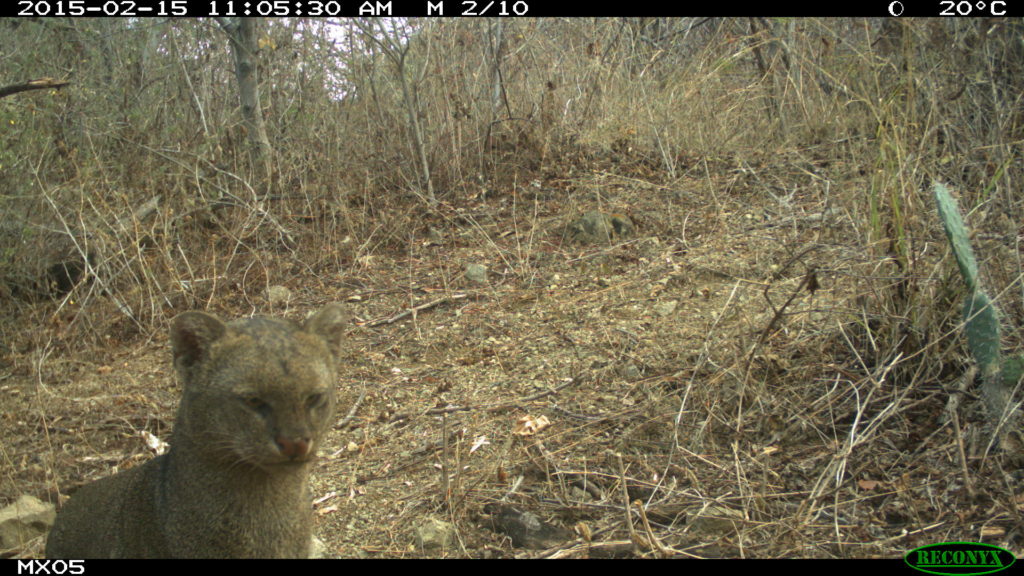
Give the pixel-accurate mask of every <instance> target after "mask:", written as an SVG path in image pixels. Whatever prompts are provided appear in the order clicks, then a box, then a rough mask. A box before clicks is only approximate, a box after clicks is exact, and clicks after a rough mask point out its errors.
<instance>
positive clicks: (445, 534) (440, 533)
mask: <svg viewBox="0 0 1024 576" xmlns="http://www.w3.org/2000/svg"><path fill="white" fill-rule="evenodd" d="M414 533H415V535H416V546H418V547H419V549H420V550H424V551H428V550H429V551H441V550H444V549H446V548H448V547H449V546H451V545H452V543H454V542H455V526H453V525H452V524H450V523H448V522H445V521H443V520H438V519H436V518H429V519H427V521H426V522H424V523H423V524H420V525H419V526H417V527H416V529H415V531H414Z"/></svg>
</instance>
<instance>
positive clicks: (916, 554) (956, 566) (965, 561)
mask: <svg viewBox="0 0 1024 576" xmlns="http://www.w3.org/2000/svg"><path fill="white" fill-rule="evenodd" d="M903 559H904V560H905V561H906V562H907V564H909V565H910V567H911V568H915V569H917V570H920V571H921V572H927V573H929V574H943V575H949V576H965V575H968V574H991V573H992V572H999V571H1000V570H1005V569H1007V568H1009V567H1010V566H1011V565H1012V564H1013V563H1014V561H1015V560H1016V558H1015V557H1014V556H1013V554H1012V553H1010V552H1008V551H1006V550H1003V549H1002V548H1000V547H998V546H992V545H991V544H978V543H977V542H942V543H940V544H929V545H927V546H921V547H920V548H914V549H913V550H911V551H910V552H907V555H906V556H904V557H903Z"/></svg>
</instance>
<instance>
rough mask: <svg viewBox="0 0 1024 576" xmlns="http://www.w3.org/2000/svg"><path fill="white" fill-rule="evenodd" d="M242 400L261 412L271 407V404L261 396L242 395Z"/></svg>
mask: <svg viewBox="0 0 1024 576" xmlns="http://www.w3.org/2000/svg"><path fill="white" fill-rule="evenodd" d="M242 402H244V403H245V405H246V406H248V407H249V408H252V409H253V410H255V411H257V412H259V413H261V414H262V413H265V412H266V411H267V410H269V409H270V405H269V404H267V403H266V402H264V401H263V399H262V398H260V397H259V396H242Z"/></svg>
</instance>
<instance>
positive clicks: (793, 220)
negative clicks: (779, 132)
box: [0, 157, 1022, 558]
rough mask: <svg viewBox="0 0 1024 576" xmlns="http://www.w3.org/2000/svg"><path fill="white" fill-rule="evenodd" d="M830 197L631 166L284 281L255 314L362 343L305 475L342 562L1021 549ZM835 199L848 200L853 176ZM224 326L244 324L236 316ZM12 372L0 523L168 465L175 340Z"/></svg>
mask: <svg viewBox="0 0 1024 576" xmlns="http://www.w3.org/2000/svg"><path fill="white" fill-rule="evenodd" d="M825 171H826V168H825V167H824V166H823V163H821V162H820V161H816V160H814V159H808V158H803V157H789V158H785V157H780V158H775V159H772V160H764V161H760V162H739V161H736V160H732V159H727V158H723V159H716V160H714V161H711V162H707V161H705V162H703V163H702V164H700V165H699V166H696V165H695V168H694V170H692V171H691V172H689V173H688V175H687V176H686V177H684V178H682V179H680V180H678V181H675V182H671V183H666V182H664V181H662V180H661V179H660V178H659V176H657V174H656V172H655V171H654V170H653V169H648V168H646V167H645V166H644V165H643V164H636V165H634V166H627V165H621V166H620V169H619V170H616V171H614V172H612V171H603V170H594V171H590V172H586V173H579V174H576V175H573V176H549V177H539V178H538V179H537V180H535V181H533V182H527V183H523V185H522V186H521V187H520V188H519V189H515V190H504V191H503V190H497V191H492V192H491V193H488V194H486V195H485V194H480V195H479V196H475V197H474V196H471V195H467V196H466V197H465V198H461V199H459V201H458V203H455V202H453V203H452V205H451V206H447V207H444V208H442V210H441V211H440V213H441V214H442V215H441V216H439V217H437V219H436V221H431V222H430V223H429V226H427V225H425V226H424V228H423V230H422V231H416V238H415V240H414V241H410V242H409V245H408V247H407V249H406V250H405V251H404V252H401V253H394V254H373V255H372V256H366V257H364V258H362V259H360V260H359V261H357V262H353V265H352V267H351V268H350V269H346V270H337V271H334V272H333V273H330V274H323V275H321V276H320V277H319V278H316V279H315V281H311V280H310V279H308V278H302V277H295V278H294V279H291V280H287V281H286V282H283V283H284V284H285V285H286V286H287V287H288V288H290V289H291V291H292V294H293V298H292V300H291V302H290V303H289V305H288V307H287V308H286V309H285V308H282V307H278V308H277V309H276V310H272V309H271V308H270V307H269V306H267V307H266V308H264V309H260V310H256V312H258V313H277V314H284V315H287V316H290V317H295V318H301V317H303V316H304V315H305V314H307V313H309V312H310V311H312V310H313V309H315V308H317V307H319V306H320V305H322V304H323V303H325V302H329V301H332V300H338V301H344V302H347V303H348V306H350V308H351V310H352V312H353V314H354V316H355V318H356V322H354V323H353V325H352V326H351V328H350V330H349V334H348V341H347V342H348V343H347V346H346V348H345V352H344V359H343V368H342V370H341V382H340V383H339V386H340V388H339V391H340V402H339V413H338V416H337V417H338V420H339V422H340V421H342V420H343V419H344V417H345V416H346V415H347V414H348V413H349V411H350V409H351V408H352V406H353V405H354V404H356V402H357V400H360V399H361V400H360V401H359V403H358V406H357V408H356V410H355V412H354V413H353V416H352V418H351V420H349V421H348V422H347V423H345V424H344V425H341V426H337V427H336V428H335V429H334V430H333V432H332V433H331V435H330V436H329V438H328V439H327V441H326V444H325V445H324V446H323V447H322V448H321V459H320V460H319V461H318V463H317V464H316V468H315V473H314V484H313V488H314V496H315V498H316V503H315V509H316V517H317V534H318V536H319V538H320V539H321V540H322V541H323V543H324V545H325V554H326V555H327V556H328V557H365V558H405V557H491V558H494V557H497V558H501V557H513V556H514V557H641V556H643V557H661V556H692V557H730V558H732V557H759V558H765V557H817V558H821V557H900V556H902V554H904V553H905V552H906V551H908V550H910V549H912V548H914V547H917V546H920V545H924V544H928V543H933V542H943V541H955V540H967V541H984V542H988V543H992V544H996V545H1001V546H1007V547H1011V548H1012V547H1014V545H1017V546H1019V544H1020V539H1021V533H1020V531H1021V520H1020V510H1021V508H1020V506H1021V501H1022V500H1021V497H1022V496H1021V495H1022V492H1021V487H1020V481H1019V478H1018V475H1017V472H1016V470H1015V469H1014V470H1010V471H1006V470H1004V462H1003V461H1002V460H1000V459H999V458H997V457H994V456H989V457H984V458H983V457H981V456H974V455H972V454H973V453H972V450H973V451H974V452H977V450H976V449H972V444H971V436H970V434H971V431H972V429H974V428H976V426H974V425H973V424H972V422H973V420H972V418H973V416H971V412H970V411H969V410H968V408H967V407H968V406H969V405H972V404H973V403H974V400H972V399H971V398H972V397H968V400H966V401H964V402H963V403H962V404H961V407H960V413H959V415H958V416H957V418H958V420H954V419H953V418H952V417H951V411H950V410H949V408H948V404H949V401H950V397H951V391H953V390H955V389H956V387H957V386H958V385H959V380H958V379H959V377H960V375H961V374H962V372H963V371H964V368H965V361H964V359H963V358H962V357H961V356H959V354H961V352H962V348H961V344H960V341H959V336H958V335H957V334H956V333H955V332H951V333H945V334H921V333H918V332H915V330H914V326H915V323H914V319H913V318H908V319H907V323H905V324H902V325H901V324H900V323H899V322H894V321H893V320H892V318H891V317H886V316H885V315H884V314H882V312H881V311H882V310H884V309H885V304H884V301H886V299H888V298H891V293H892V292H893V291H898V287H894V288H893V290H890V291H888V292H887V293H881V292H880V291H879V290H878V289H877V288H878V286H879V285H884V284H885V282H884V279H885V278H887V277H890V276H891V277H893V278H894V280H893V283H895V282H897V280H896V278H897V272H898V269H897V268H896V265H895V264H894V263H893V262H892V261H891V260H889V259H887V258H886V249H885V247H884V246H878V245H866V244H864V240H863V238H864V237H865V235H864V234H863V233H862V226H863V225H862V224H858V222H863V218H864V213H863V212H858V208H857V203H856V202H851V201H849V200H850V198H851V197H852V196H851V195H850V194H847V195H846V196H844V200H843V201H840V200H839V199H838V198H836V197H833V194H835V191H834V189H831V188H830V186H829V185H828V183H827V180H828V178H824V177H823V176H822V174H824V172H825ZM827 171H828V172H829V173H830V174H831V175H833V176H835V175H837V174H842V175H843V176H844V177H845V180H844V182H845V184H844V185H846V186H857V185H858V183H859V180H858V178H859V177H858V176H857V173H856V170H855V168H854V167H843V166H841V165H839V164H838V163H832V164H830V165H829V166H828V168H827ZM860 183H861V184H863V182H860ZM589 210H601V211H603V212H606V213H621V214H625V215H627V216H628V217H629V218H630V219H631V221H632V222H633V223H634V224H635V232H634V233H632V234H630V235H628V236H617V237H615V238H614V239H613V241H612V242H611V243H608V244H590V243H580V242H575V241H573V240H572V239H571V238H568V237H567V235H566V233H565V230H566V225H567V224H569V223H570V222H571V221H572V219H573V218H575V217H578V216H579V215H580V214H583V213H585V212H587V211H589ZM428 229H429V231H430V232H429V233H427V230H428ZM421 232H422V233H421ZM933 232H934V234H933V235H932V236H930V237H927V238H917V239H916V241H917V242H920V243H922V244H924V243H931V244H930V246H931V248H930V249H929V250H927V251H923V250H922V252H921V253H922V255H923V256H922V257H923V258H928V259H930V261H932V262H933V263H934V268H933V269H934V270H935V273H933V274H932V275H931V276H929V277H928V278H921V279H919V281H917V283H916V284H915V285H914V286H912V289H914V290H919V291H925V292H929V293H933V294H934V301H935V303H936V304H935V306H934V307H933V308H932V309H929V310H921V311H919V312H920V314H936V315H943V316H948V317H949V318H951V320H950V321H949V322H950V325H951V326H955V319H956V316H957V314H958V313H959V311H958V306H959V303H958V301H957V300H956V295H955V294H950V293H949V291H950V290H951V288H950V282H949V279H950V278H951V277H952V278H955V277H954V276H951V275H952V274H953V264H952V262H951V261H950V260H949V259H948V258H946V259H944V258H943V255H944V254H945V246H944V244H943V242H944V238H943V237H942V233H941V229H940V228H939V226H938V223H936V224H935V226H934V229H933ZM467 264H481V265H484V266H486V267H487V278H486V283H476V282H472V281H470V280H468V279H466V277H465V274H464V272H465V267H466V265H467ZM880 279H881V281H880ZM954 288H955V285H954ZM421 306H422V308H421V309H419V310H417V311H416V312H415V313H412V314H407V315H405V316H404V317H401V318H398V319H395V317H396V316H398V315H399V314H401V313H402V312H403V311H406V310H409V309H410V308H413V307H421ZM211 311H212V312H215V313H217V314H219V315H221V316H222V317H225V318H229V317H232V316H237V315H241V314H247V313H251V312H252V310H251V309H249V308H248V307H245V306H242V305H238V306H235V305H233V304H231V302H230V300H228V299H225V300H224V301H223V303H218V305H215V306H213V307H211ZM177 312H180V310H179V311H177ZM934 324H936V323H935V322H932V323H928V325H934ZM40 329H41V330H43V329H46V330H54V331H56V330H58V329H57V328H54V327H41V328H40ZM894 335H902V336H901V340H900V343H899V344H898V345H897V344H893V343H892V342H888V341H886V339H889V338H893V337H895V336H894ZM4 355H5V356H6V357H5V358H4V359H3V361H2V362H0V437H2V438H3V440H2V444H3V468H4V469H5V472H4V474H3V475H0V482H2V484H0V500H2V501H3V502H4V503H7V502H10V501H13V499H14V498H16V497H17V496H18V495H20V494H24V493H28V494H33V495H36V496H40V497H43V498H44V499H47V498H48V499H50V500H52V499H53V498H54V494H55V489H56V488H57V487H59V488H60V490H61V491H62V492H65V493H66V492H68V491H69V490H70V489H73V488H74V487H75V486H76V485H78V484H80V483H82V482H84V481H88V480H92V479H95V478H99V477H102V476H104V475H107V474H109V473H111V472H112V471H114V470H116V469H124V468H128V467H131V466H134V465H138V464H139V463H141V462H143V461H145V460H147V459H148V458H150V457H152V452H151V450H150V449H149V448H148V447H147V446H146V443H145V441H144V439H143V438H142V437H141V436H140V431H148V432H150V433H152V434H154V435H156V436H158V437H161V438H167V436H168V432H169V429H170V427H171V425H172V424H173V420H174V410H175V408H176V405H177V398H178V391H177V387H176V384H175V381H174V378H173V376H172V371H171V369H170V351H169V344H168V342H167V337H166V334H164V333H162V332H160V333H152V334H149V335H148V337H139V338H136V339H135V340H132V341H128V342H123V341H116V342H112V343H111V345H110V346H108V347H105V348H103V349H101V350H87V351H76V350H75V349H74V346H70V347H69V351H68V352H67V353H66V354H54V355H52V356H41V355H40V354H38V353H37V352H33V351H31V350H22V349H20V348H18V347H17V346H13V345H12V346H10V347H8V348H5V352H4ZM936 357H941V358H944V359H945V361H943V362H935V361H934V360H933V359H934V358H936ZM925 358H927V359H928V361H924V359H925ZM524 419H525V420H524ZM542 419H546V420H547V422H548V425H547V426H546V427H544V428H543V429H541V430H539V431H531V430H529V429H527V430H523V425H524V422H528V423H529V422H532V423H536V422H537V421H540V420H542ZM965 446H966V448H965ZM963 450H966V453H967V454H968V456H967V457H966V458H964V457H963V456H962V454H963V453H964V452H963ZM430 523H434V525H435V526H436V525H438V523H445V524H444V525H441V526H442V528H445V527H448V528H450V530H451V531H450V533H449V536H450V538H449V539H448V540H447V542H446V544H445V545H444V546H442V547H432V546H431V545H430V544H428V545H427V547H424V546H423V545H421V542H420V541H419V540H418V539H417V531H418V530H419V529H420V528H421V527H422V526H424V525H427V524H430ZM41 552H42V543H41V542H36V543H34V544H33V545H32V546H30V547H28V548H26V549H24V550H20V551H18V552H17V553H18V554H20V555H23V556H35V555H41Z"/></svg>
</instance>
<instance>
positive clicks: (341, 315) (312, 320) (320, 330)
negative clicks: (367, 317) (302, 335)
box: [302, 302, 349, 356]
mask: <svg viewBox="0 0 1024 576" xmlns="http://www.w3.org/2000/svg"><path fill="white" fill-rule="evenodd" d="M348 322H349V314H348V312H347V311H346V310H345V306H343V305H342V304H340V303H338V302H334V303H333V304H328V305H327V306H324V307H323V309H321V310H320V311H319V312H317V313H316V314H313V315H312V316H310V317H309V318H307V319H306V321H305V322H303V324H302V329H303V330H305V331H306V332H309V333H310V334H316V335H317V336H320V337H321V338H323V339H324V340H326V341H327V344H328V346H329V347H330V349H331V353H332V354H334V355H335V356H337V355H338V352H340V348H341V341H342V340H343V339H344V337H345V330H344V328H345V325H346V324H348Z"/></svg>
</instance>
